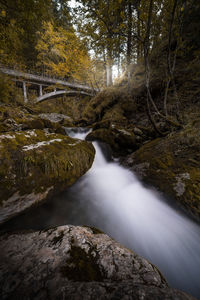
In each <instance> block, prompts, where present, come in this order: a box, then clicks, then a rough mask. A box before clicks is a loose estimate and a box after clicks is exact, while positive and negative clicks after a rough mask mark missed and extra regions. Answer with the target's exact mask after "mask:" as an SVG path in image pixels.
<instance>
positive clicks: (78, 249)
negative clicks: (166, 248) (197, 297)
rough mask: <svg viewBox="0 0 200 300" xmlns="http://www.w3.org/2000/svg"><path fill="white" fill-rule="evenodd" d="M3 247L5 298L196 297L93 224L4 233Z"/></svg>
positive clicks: (1, 237)
mask: <svg viewBox="0 0 200 300" xmlns="http://www.w3.org/2000/svg"><path fill="white" fill-rule="evenodd" d="M0 253H1V262H0V282H1V294H0V296H1V299H2V300H5V299H24V300H25V299H30V300H36V299H40V300H43V299H44V300H46V299H47V298H50V299H118V298H119V299H127V297H126V296H129V297H128V299H136V300H137V299H138V300H141V299H146V300H147V299H155V296H156V295H157V296H158V298H157V299H168V300H170V299H177V298H176V297H177V296H178V299H179V300H182V299H185V300H187V299H188V300H189V299H191V300H192V299H193V297H191V296H189V295H186V294H185V293H183V292H181V291H177V290H175V289H171V288H169V287H168V285H167V282H166V281H165V279H164V277H163V276H162V274H161V273H160V272H159V271H158V269H157V268H156V267H155V266H154V265H152V264H151V263H150V262H148V261H147V260H145V259H144V258H142V257H140V256H138V255H137V254H136V253H134V252H133V251H130V250H129V249H127V248H124V247H123V246H122V245H120V244H119V243H117V242H116V241H115V240H113V239H111V238H110V237H109V236H107V235H106V234H103V233H93V230H92V229H90V228H89V227H80V226H67V225H66V226H60V227H57V228H53V229H48V230H44V231H40V232H21V233H20V232H18V233H9V234H8V233H5V234H1V235H0ZM117 295H118V296H119V297H117ZM133 295H134V298H133ZM141 295H143V296H142V297H141ZM116 297H117V298H116Z"/></svg>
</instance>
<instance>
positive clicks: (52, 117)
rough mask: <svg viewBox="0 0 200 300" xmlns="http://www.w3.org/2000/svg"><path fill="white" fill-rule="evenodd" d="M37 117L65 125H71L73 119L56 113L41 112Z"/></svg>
mask: <svg viewBox="0 0 200 300" xmlns="http://www.w3.org/2000/svg"><path fill="white" fill-rule="evenodd" d="M39 117H40V118H41V119H43V120H49V121H50V122H52V123H59V124H61V125H63V126H65V127H70V126H73V120H72V118H70V117H69V116H66V115H64V114H58V113H42V114H39Z"/></svg>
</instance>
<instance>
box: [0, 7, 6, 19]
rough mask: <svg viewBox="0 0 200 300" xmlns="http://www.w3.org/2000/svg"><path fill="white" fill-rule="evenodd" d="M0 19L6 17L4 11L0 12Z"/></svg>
mask: <svg viewBox="0 0 200 300" xmlns="http://www.w3.org/2000/svg"><path fill="white" fill-rule="evenodd" d="M0 15H1V17H3V18H4V17H6V11H5V10H4V9H2V10H1V12H0Z"/></svg>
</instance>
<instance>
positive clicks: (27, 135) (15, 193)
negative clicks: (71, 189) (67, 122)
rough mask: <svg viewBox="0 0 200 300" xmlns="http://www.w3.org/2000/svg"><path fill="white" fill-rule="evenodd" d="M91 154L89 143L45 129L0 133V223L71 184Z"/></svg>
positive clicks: (92, 152) (83, 171)
mask: <svg viewBox="0 0 200 300" xmlns="http://www.w3.org/2000/svg"><path fill="white" fill-rule="evenodd" d="M94 155H95V149H94V147H93V145H92V144H91V143H88V142H86V141H81V140H78V139H73V138H70V137H68V136H64V135H62V134H55V133H49V132H48V131H45V130H36V129H33V130H27V131H17V132H8V133H5V134H0V223H2V222H4V221H6V220H7V219H9V218H10V217H12V216H14V215H16V214H18V213H20V212H22V211H24V210H25V209H26V208H29V207H31V206H32V205H33V204H35V203H37V202H39V201H41V200H44V199H45V198H47V196H48V195H49V193H55V192H60V191H62V190H63V189H66V188H67V187H68V186H70V185H72V184H73V183H74V182H75V181H76V180H77V179H78V178H80V177H81V176H82V175H83V174H84V173H85V172H87V170H88V169H89V168H90V167H91V165H92V163H93V160H94Z"/></svg>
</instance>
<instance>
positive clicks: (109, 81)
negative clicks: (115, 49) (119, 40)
mask: <svg viewBox="0 0 200 300" xmlns="http://www.w3.org/2000/svg"><path fill="white" fill-rule="evenodd" d="M112 84H113V81H112V55H111V53H110V51H108V58H107V61H106V85H107V86H112Z"/></svg>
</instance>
